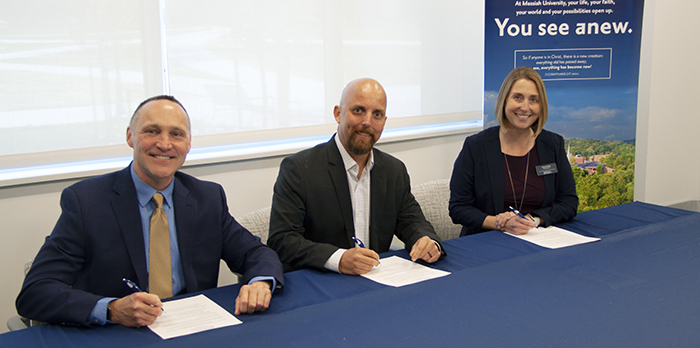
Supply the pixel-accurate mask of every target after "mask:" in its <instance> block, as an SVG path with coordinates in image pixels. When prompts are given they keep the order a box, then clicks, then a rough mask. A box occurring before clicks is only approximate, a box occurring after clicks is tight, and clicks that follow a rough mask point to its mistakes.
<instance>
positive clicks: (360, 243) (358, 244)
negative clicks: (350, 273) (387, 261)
mask: <svg viewBox="0 0 700 348" xmlns="http://www.w3.org/2000/svg"><path fill="white" fill-rule="evenodd" d="M352 240H354V241H355V244H357V246H359V247H360V248H364V247H365V243H362V241H361V240H360V238H357V237H352ZM377 263H378V264H380V265H381V264H382V263H381V262H379V260H377Z"/></svg>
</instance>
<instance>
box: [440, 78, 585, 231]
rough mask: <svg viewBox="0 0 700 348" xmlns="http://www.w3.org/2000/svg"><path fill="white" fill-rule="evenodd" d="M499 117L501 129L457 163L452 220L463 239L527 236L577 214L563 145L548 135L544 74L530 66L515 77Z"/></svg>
mask: <svg viewBox="0 0 700 348" xmlns="http://www.w3.org/2000/svg"><path fill="white" fill-rule="evenodd" d="M495 113H496V120H497V121H498V123H499V125H500V126H498V127H492V128H489V129H486V130H484V131H482V132H480V133H478V134H476V135H473V136H470V137H468V138H467V139H466V140H465V142H464V146H463V148H462V151H461V152H460V154H459V157H457V160H456V161H455V166H454V170H453V172H452V179H451V181H450V190H451V196H450V217H451V218H452V221H454V222H455V223H458V224H461V225H463V228H462V233H461V235H462V236H464V235H468V234H473V233H478V232H482V231H486V230H500V231H505V232H510V233H514V234H524V233H527V232H528V231H529V230H530V229H531V228H533V227H535V226H549V225H552V224H556V223H559V222H562V221H567V220H570V219H572V218H573V217H574V216H576V210H577V208H578V197H577V196H576V183H575V182H574V178H573V174H572V172H571V166H570V163H569V160H568V159H567V158H566V153H565V151H564V139H563V138H562V137H561V136H560V135H558V134H555V133H552V132H549V131H546V130H544V129H543V127H544V124H545V122H546V121H547V114H548V107H547V94H546V91H545V88H544V82H543V81H542V78H541V77H540V76H539V74H537V72H535V71H534V70H532V69H531V68H529V67H518V68H516V69H514V70H513V71H511V72H510V74H508V76H507V77H506V79H505V80H504V81H503V85H502V86H501V90H500V92H499V94H498V99H497V101H496V108H495ZM511 207H512V208H514V209H515V210H518V211H520V212H521V213H522V214H523V215H524V216H525V217H524V218H522V217H519V216H518V215H516V214H515V213H514V212H513V211H512V210H511Z"/></svg>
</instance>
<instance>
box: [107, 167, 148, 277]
mask: <svg viewBox="0 0 700 348" xmlns="http://www.w3.org/2000/svg"><path fill="white" fill-rule="evenodd" d="M113 190H114V192H115V194H116V198H115V199H114V200H113V201H112V210H113V212H114V215H115V216H116V218H117V223H118V224H119V229H120V230H121V232H122V236H123V238H124V244H126V248H127V250H128V253H129V258H130V259H131V264H132V265H134V271H135V272H136V276H137V279H138V280H137V281H138V284H139V285H141V286H143V287H146V285H147V284H148V270H147V269H146V248H145V246H144V242H143V238H144V237H143V226H142V225H141V213H140V212H139V205H138V200H137V198H136V188H134V182H133V181H132V179H131V171H130V167H127V168H126V169H123V170H121V171H120V172H119V173H117V177H116V180H115V182H114V187H113Z"/></svg>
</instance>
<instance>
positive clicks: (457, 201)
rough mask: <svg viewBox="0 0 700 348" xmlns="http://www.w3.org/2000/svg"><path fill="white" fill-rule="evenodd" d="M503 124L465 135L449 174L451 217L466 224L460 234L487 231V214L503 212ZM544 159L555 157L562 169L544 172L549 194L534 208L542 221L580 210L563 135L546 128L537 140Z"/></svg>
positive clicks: (560, 218) (565, 217) (544, 161)
mask: <svg viewBox="0 0 700 348" xmlns="http://www.w3.org/2000/svg"><path fill="white" fill-rule="evenodd" d="M499 129H500V127H498V126H497V127H491V128H488V129H485V130H483V131H481V132H479V133H478V134H475V135H472V136H469V137H467V139H466V140H465V141H464V146H463V147H462V151H461V152H460V153H459V156H458V157H457V160H456V161H455V164H454V169H453V171H452V179H451V180H450V191H451V194H450V206H449V207H450V208H449V209H450V217H451V218H452V221H453V222H454V223H456V224H461V225H462V232H461V233H460V236H465V235H469V234H474V233H479V232H483V231H484V229H483V228H482V227H481V226H482V224H483V222H484V219H486V217H487V216H488V215H497V214H500V213H502V212H503V205H504V203H503V202H504V200H503V197H504V194H505V193H504V192H505V191H504V190H505V188H504V187H503V183H504V180H505V178H504V176H503V153H502V152H501V142H500V140H499V137H498V132H499ZM535 146H537V152H538V154H539V157H540V164H549V163H556V164H557V170H558V173H556V174H549V175H545V176H544V187H545V197H544V202H543V203H542V206H541V207H540V209H537V210H535V211H534V212H532V215H535V216H539V217H540V218H541V219H542V220H543V223H544V226H549V225H554V224H557V223H560V222H564V221H568V220H571V219H573V218H574V217H575V216H576V211H577V209H578V196H577V195H576V182H575V181H574V176H573V173H572V171H571V164H570V163H569V159H568V158H567V157H566V151H565V150H564V138H563V137H562V136H560V135H558V134H556V133H552V132H549V131H547V130H544V129H543V130H542V132H541V133H540V134H539V135H538V136H537V139H536V140H535Z"/></svg>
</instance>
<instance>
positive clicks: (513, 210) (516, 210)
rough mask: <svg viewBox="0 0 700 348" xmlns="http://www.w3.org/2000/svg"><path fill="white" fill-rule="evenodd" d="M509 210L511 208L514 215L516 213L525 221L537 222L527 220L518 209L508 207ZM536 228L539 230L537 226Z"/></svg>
mask: <svg viewBox="0 0 700 348" xmlns="http://www.w3.org/2000/svg"><path fill="white" fill-rule="evenodd" d="M508 208H510V210H511V211H512V212H513V213H515V215H517V216H520V217H521V218H523V219H525V220H531V221H533V222H534V221H535V220H532V219H528V218H526V217H525V215H523V213H521V212H519V211H518V209H515V208H513V207H511V206H508ZM535 228H537V226H535Z"/></svg>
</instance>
